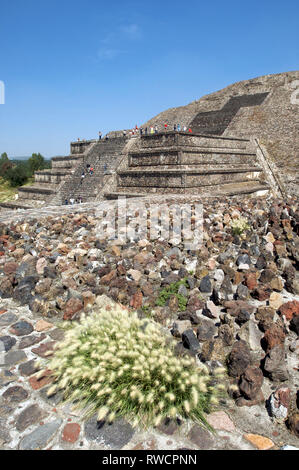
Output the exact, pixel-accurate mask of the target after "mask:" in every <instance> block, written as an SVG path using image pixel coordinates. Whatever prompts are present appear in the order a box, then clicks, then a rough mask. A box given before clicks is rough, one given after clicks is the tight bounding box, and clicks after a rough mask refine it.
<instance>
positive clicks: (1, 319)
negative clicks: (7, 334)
mask: <svg viewBox="0 0 299 470" xmlns="http://www.w3.org/2000/svg"><path fill="white" fill-rule="evenodd" d="M17 319H18V317H17V315H15V314H14V313H10V312H7V313H4V314H3V315H0V327H1V326H8V325H11V323H13V322H15V321H16V320H17Z"/></svg>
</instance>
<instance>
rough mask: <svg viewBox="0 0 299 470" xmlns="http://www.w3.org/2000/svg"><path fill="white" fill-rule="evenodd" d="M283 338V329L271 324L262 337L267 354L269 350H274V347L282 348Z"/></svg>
mask: <svg viewBox="0 0 299 470" xmlns="http://www.w3.org/2000/svg"><path fill="white" fill-rule="evenodd" d="M285 337H286V335H285V332H284V330H283V327H282V326H280V325H278V324H277V323H273V324H272V325H271V326H270V328H268V329H267V330H266V332H265V335H264V337H263V344H264V347H265V351H266V352H269V351H270V349H272V348H274V347H275V346H281V347H283V345H284V342H285Z"/></svg>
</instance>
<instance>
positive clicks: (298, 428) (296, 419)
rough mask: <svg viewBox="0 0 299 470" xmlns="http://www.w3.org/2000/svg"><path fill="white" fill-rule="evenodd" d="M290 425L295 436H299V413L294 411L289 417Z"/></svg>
mask: <svg viewBox="0 0 299 470" xmlns="http://www.w3.org/2000/svg"><path fill="white" fill-rule="evenodd" d="M288 426H289V429H290V431H291V432H292V433H293V434H295V436H297V437H299V413H298V412H296V413H293V414H292V415H291V416H290V417H289V418H288Z"/></svg>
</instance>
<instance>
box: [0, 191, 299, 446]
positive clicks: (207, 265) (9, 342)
mask: <svg viewBox="0 0 299 470" xmlns="http://www.w3.org/2000/svg"><path fill="white" fill-rule="evenodd" d="M60 209H61V211H60V213H54V212H53V213H51V208H49V212H48V214H46V213H41V214H39V213H38V212H35V211H27V212H26V213H23V214H22V213H21V215H20V214H18V215H16V213H15V214H12V215H11V217H10V218H7V219H6V220H4V219H3V218H2V221H1V222H0V295H1V300H0V302H1V310H0V328H1V330H0V341H1V342H2V344H3V345H4V349H5V355H6V356H7V358H6V359H5V365H4V367H2V370H1V375H0V393H1V397H0V421H1V424H2V425H3V428H2V429H6V430H7V433H6V434H5V432H4V431H3V430H2V431H1V432H2V434H1V432H0V442H1V443H2V446H7V448H11V447H10V446H12V447H14V446H15V447H18V446H20V448H26V446H25V447H24V444H19V442H23V441H24V433H25V434H26V432H27V435H29V431H30V432H31V433H34V430H35V427H34V426H37V425H38V424H39V425H40V423H41V422H42V424H43V422H44V421H45V420H44V419H43V414H42V413H40V414H39V411H38V410H37V409H34V408H32V410H31V412H30V413H29V412H28V413H27V414H25V415H24V416H22V417H21V418H20V414H22V413H25V412H26V407H25V408H20V410H21V413H20V414H19V415H18V409H17V406H18V405H19V404H20V403H21V402H22V396H21V395H22V393H21V390H19V391H18V390H17V389H18V388H19V389H23V382H22V380H24V377H26V380H27V379H28V380H30V373H31V374H33V372H34V367H33V366H32V363H33V359H35V358H38V357H40V356H43V355H44V354H45V352H46V351H49V350H51V349H53V346H54V344H55V342H56V341H59V340H60V336H59V335H58V334H56V335H55V334H53V335H52V337H51V335H49V334H48V332H47V327H46V326H45V328H44V327H43V326H42V325H47V324H48V325H51V326H52V327H53V328H54V327H55V329H54V330H51V331H56V332H57V331H58V330H59V325H60V323H61V322H62V320H67V321H70V322H73V321H77V320H79V319H80V315H81V314H82V313H83V312H85V313H86V314H87V315H88V312H90V311H92V310H93V308H95V307H96V305H97V299H98V298H103V296H107V297H108V298H110V299H111V300H112V301H115V302H117V303H120V304H122V305H124V306H126V307H127V308H128V309H132V310H137V312H138V315H139V316H140V317H142V318H143V317H148V318H151V319H153V320H155V321H156V322H158V323H160V324H161V325H162V327H163V329H164V330H165V332H166V334H169V335H172V336H173V337H174V338H176V341H177V348H176V352H177V354H178V355H184V354H189V355H192V356H197V357H198V358H199V360H200V361H202V362H204V363H205V364H206V365H207V366H208V368H209V369H211V370H213V368H215V367H219V366H224V367H225V369H226V374H225V387H226V395H225V396H224V397H223V399H222V400H221V401H220V403H219V406H218V408H216V410H215V412H214V415H216V416H218V417H219V413H220V414H221V413H223V414H225V416H227V417H228V416H229V419H230V420H232V422H233V423H234V424H232V425H233V426H234V427H235V428H238V429H241V437H242V438H245V437H246V439H247V441H246V442H247V444H248V443H249V444H250V445H252V446H253V448H263V447H262V446H263V444H261V442H262V441H261V440H262V439H267V446H268V447H266V448H280V447H281V446H284V445H292V446H295V447H299V440H298V438H299V374H298V370H299V361H298V357H299V355H298V353H299V340H298V335H299V274H298V262H299V238H298V228H299V206H298V200H297V199H295V198H288V199H285V200H280V199H273V198H271V197H268V198H244V197H243V198H238V197H235V198H230V199H225V198H223V199H221V200H220V199H215V200H214V199H209V200H206V201H203V217H204V220H203V231H204V232H203V243H202V245H201V246H200V247H198V249H195V250H193V251H190V250H189V251H188V250H185V249H183V248H182V246H181V245H180V244H179V243H174V242H173V241H171V240H167V239H162V238H157V239H155V240H150V239H145V238H143V239H138V237H137V236H136V239H132V240H124V241H120V240H118V239H116V240H115V239H113V238H112V237H110V238H109V236H108V238H105V237H101V236H99V234H98V231H97V228H98V223H99V220H98V216H97V213H96V210H95V207H94V206H90V207H89V206H88V205H86V207H85V208H84V210H83V209H82V208H80V205H78V206H74V207H72V208H71V209H70V208H69V207H68V208H67V209H64V208H60ZM108 216H109V214H108ZM111 217H112V215H111ZM240 217H241V218H245V219H247V226H246V229H245V230H244V231H243V232H242V233H239V234H238V233H236V231H234V230H233V229H232V221H237V220H238V219H240ZM10 299H12V302H13V304H12V305H15V306H16V308H15V311H13V309H11V310H9V311H8V309H7V308H5V302H11V300H10ZM24 307H27V308H28V312H30V318H29V317H26V316H24V315H22V314H20V313H19V312H22V308H24ZM36 325H39V327H36ZM28 351H29V352H30V354H29V353H28ZM26 364H27V365H28V367H27V369H28V371H27V372H25V373H24V371H25V369H26ZM29 364H31V366H30V365H29ZM20 371H21V372H20ZM22 371H23V373H22ZM18 374H20V376H22V379H21V382H22V383H19V382H20V380H19V381H18V380H17V381H16V382H13V381H10V377H11V376H14V375H18ZM32 380H33V379H32ZM32 383H33V382H32ZM32 383H31V385H32ZM44 385H48V382H47V381H45V382H44ZM10 388H15V389H16V390H15V395H17V397H16V402H15V404H13V399H12V398H11V397H13V396H14V393H12V394H6V395H7V396H8V395H9V396H10V398H9V400H10V403H9V406H11V407H12V412H11V413H10V414H11V415H12V414H13V413H15V415H14V416H15V420H12V421H11V422H10V421H9V417H7V416H6V417H5V410H4V408H5V406H4V405H5V403H7V402H6V401H5V400H6V398H5V396H6V395H5V393H6V390H9V389H10ZM32 388H33V389H34V390H36V389H37V388H39V387H38V386H37V385H36V386H33V387H32ZM25 389H26V387H25ZM25 389H24V390H25ZM20 394H21V395H20ZM26 394H27V391H26ZM26 400H28V397H27V395H26ZM30 406H31V407H38V406H39V405H37V404H30ZM1 410H2V411H1ZM251 410H254V412H253V413H251ZM217 413H218V415H217ZM35 415H36V416H38V417H37V418H36V419H35V421H34V416H35ZM32 416H33V418H32ZM246 417H247V418H246ZM25 418H26V419H27V420H28V423H29V424H26V419H25ZM32 419H33V421H32ZM246 419H247V421H246ZM6 420H7V421H6ZM74 420H75V421H76V419H74ZM212 421H213V420H212ZM7 423H8V424H7ZM9 423H10V424H9ZM213 424H214V425H215V427H216V430H217V420H214V421H213ZM44 426H45V425H44ZM78 426H79V427H80V425H79V424H78ZM82 426H83V425H82ZM16 427H17V430H16V431H15V428H16ZM58 427H59V426H58V425H57V429H58ZM12 429H14V430H13V431H12ZM76 429H77V428H76ZM218 429H219V428H218ZM220 429H221V428H220ZM222 430H223V429H222ZM191 431H192V430H191ZM191 431H188V432H189V435H188V436H189V440H190V442H193V446H194V447H193V448H201V444H200V441H199V440H198V438H197V437H195V438H194V432H193V434H192V432H191ZM18 432H19V433H21V434H18ZM61 432H62V431H61ZM81 432H82V431H81ZM22 433H23V434H22ZM78 433H79V431H78ZM190 433H191V434H190ZM168 434H170V433H168ZM78 435H79V434H78ZM9 436H10V437H9ZM18 436H20V439H19V441H18ZM244 436H245V437H244ZM26 437H27V436H26ZM85 438H86V436H85ZM172 438H173V436H172ZM192 438H193V441H192ZM22 439H23V441H22ZM28 439H29V438H28ZM28 439H27V440H28ZM80 439H81V440H82V442H85V441H84V439H83V437H80ZM196 439H197V440H196ZM223 439H224V438H223ZM259 439H260V440H259ZM66 440H67V439H66ZM66 440H65V441H64V442H66ZM224 441H225V440H224ZM224 441H223V442H224ZM10 442H12V444H9V443H10ZM26 442H27V441H26ZM47 442H48V441H47ZM69 442H71V441H69ZM78 442H79V441H78ZM211 442H212V441H211ZM268 442H271V444H270V445H269V444H268ZM32 445H33V444H32ZM57 445H58V444H57ZM123 445H125V444H119V446H120V447H121V446H123ZM135 445H137V444H136V442H135ZM185 445H186V444H185ZM190 445H191V444H190ZM22 446H23V447H22ZM44 446H45V447H47V444H44ZM207 446H208V448H212V449H213V448H225V445H224V444H223V446H222V447H221V446H220V447H219V446H218V447H217V445H216V444H213V443H210V444H207ZM37 447H39V446H37ZM41 447H43V446H42V445H41ZM54 447H55V446H54ZM58 447H59V446H58ZM230 447H231V448H233V447H234V446H233V445H231V446H228V448H230ZM5 448H6V447H5ZM141 448H142V447H141ZM143 448H144V447H143ZM235 448H242V445H239V446H237V445H236V447H235Z"/></svg>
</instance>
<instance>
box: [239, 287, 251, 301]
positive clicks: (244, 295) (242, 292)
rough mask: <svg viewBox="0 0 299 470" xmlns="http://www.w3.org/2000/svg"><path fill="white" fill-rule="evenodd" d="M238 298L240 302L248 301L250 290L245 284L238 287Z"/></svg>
mask: <svg viewBox="0 0 299 470" xmlns="http://www.w3.org/2000/svg"><path fill="white" fill-rule="evenodd" d="M236 294H237V298H238V299H240V300H246V299H248V297H249V290H248V287H246V286H245V285H244V284H239V285H238V287H237V292H236Z"/></svg>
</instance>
